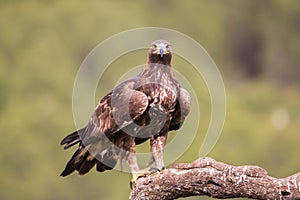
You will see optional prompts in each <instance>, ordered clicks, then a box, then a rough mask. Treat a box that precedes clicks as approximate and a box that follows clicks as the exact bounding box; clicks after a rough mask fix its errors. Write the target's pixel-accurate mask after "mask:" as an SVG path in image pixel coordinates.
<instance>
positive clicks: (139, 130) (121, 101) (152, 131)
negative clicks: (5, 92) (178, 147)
mask: <svg viewBox="0 0 300 200" xmlns="http://www.w3.org/2000/svg"><path fill="white" fill-rule="evenodd" d="M171 59H172V49H171V45H170V43H169V42H167V41H165V40H157V41H155V42H153V43H152V44H151V47H150V48H149V52H148V62H147V64H146V65H145V68H144V70H143V71H142V72H141V73H140V74H138V75H137V76H136V77H134V78H131V79H129V80H126V81H124V82H123V83H121V84H120V85H118V86H117V87H116V88H115V89H114V90H113V91H112V92H110V93H108V94H107V95H106V96H105V97H104V98H103V99H102V100H101V101H100V102H99V104H98V105H97V107H96V108H95V111H94V113H93V115H92V116H91V118H90V120H89V122H88V123H87V125H86V127H84V128H82V129H80V130H77V131H75V132H73V133H71V134H70V135H68V136H66V137H65V138H64V139H63V140H62V141H61V145H65V146H64V149H67V148H69V147H71V146H73V145H75V144H77V143H79V147H78V149H77V151H76V152H75V153H74V155H73V156H72V158H71V159H70V161H69V162H68V163H67V165H66V167H65V169H64V171H63V172H62V173H61V176H67V175H69V174H70V173H72V172H74V171H75V170H76V171H78V173H79V174H85V173H87V172H89V171H90V169H91V168H93V167H94V166H96V170H97V171H99V172H103V171H105V170H111V169H113V168H114V167H115V165H116V163H117V161H118V160H122V161H124V160H125V161H128V164H129V167H130V169H131V173H132V175H133V180H135V179H137V178H138V176H139V175H140V174H141V173H140V172H141V171H140V169H139V166H138V163H137V159H136V155H135V154H136V150H135V149H136V148H135V147H136V145H138V144H141V143H143V142H145V141H147V140H148V139H150V146H151V151H152V159H151V161H152V163H153V162H155V163H156V167H157V169H158V170H162V169H164V168H165V165H164V162H163V151H164V146H165V144H166V140H167V135H168V132H169V131H172V130H177V129H179V128H180V126H181V124H182V123H183V121H184V120H185V117H186V116H187V114H188V113H189V110H190V95H189V93H188V92H187V91H186V90H185V89H183V88H181V86H180V84H179V82H178V81H177V80H176V78H175V76H174V73H173V70H172V66H171Z"/></svg>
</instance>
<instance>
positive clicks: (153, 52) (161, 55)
mask: <svg viewBox="0 0 300 200" xmlns="http://www.w3.org/2000/svg"><path fill="white" fill-rule="evenodd" d="M171 58H172V49H171V44H170V43H169V42H167V41H165V40H156V41H154V42H152V44H151V47H150V49H149V61H150V62H152V63H162V64H170V62H171Z"/></svg>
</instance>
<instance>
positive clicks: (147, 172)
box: [130, 167, 159, 189]
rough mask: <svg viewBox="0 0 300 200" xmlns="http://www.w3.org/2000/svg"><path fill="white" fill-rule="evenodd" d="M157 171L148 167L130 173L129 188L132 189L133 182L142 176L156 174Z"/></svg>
mask: <svg viewBox="0 0 300 200" xmlns="http://www.w3.org/2000/svg"><path fill="white" fill-rule="evenodd" d="M158 171H159V169H157V168H153V167H148V168H146V169H142V170H139V171H136V172H132V178H131V181H130V188H131V189H133V187H134V186H135V182H136V180H137V179H138V178H139V177H143V176H147V175H150V174H154V173H155V172H158Z"/></svg>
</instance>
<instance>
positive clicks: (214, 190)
mask: <svg viewBox="0 0 300 200" xmlns="http://www.w3.org/2000/svg"><path fill="white" fill-rule="evenodd" d="M197 195H199V196H200V195H206V196H210V197H214V198H220V199H227V198H238V197H244V198H252V199H274V200H277V199H278V200H283V199H293V200H296V199H300V173H297V174H294V175H292V176H289V177H286V178H273V177H271V176H268V173H267V172H266V170H264V169H262V168H260V167H258V166H237V167H236V166H232V165H228V164H225V163H221V162H217V161H215V160H213V159H211V158H201V159H198V160H196V161H195V162H193V163H180V164H174V165H172V166H171V167H170V168H168V169H166V170H163V171H161V172H157V173H154V174H151V175H148V176H145V177H140V178H139V179H138V180H137V181H136V184H135V187H134V189H133V190H132V191H131V194H130V199H131V200H137V199H138V200H140V199H145V200H146V199H147V200H150V199H176V198H179V197H188V196H197Z"/></svg>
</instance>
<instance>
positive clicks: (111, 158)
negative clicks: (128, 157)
mask: <svg viewBox="0 0 300 200" xmlns="http://www.w3.org/2000/svg"><path fill="white" fill-rule="evenodd" d="M88 149H89V146H87V147H85V146H83V145H82V144H81V145H80V147H79V148H78V149H77V150H76V152H75V153H74V154H73V156H72V157H71V159H70V160H69V162H68V163H67V165H66V167H65V169H64V171H63V172H62V173H61V174H60V175H61V176H67V175H69V174H71V173H72V172H74V171H78V174H79V175H83V174H86V173H87V172H89V171H90V170H91V169H92V168H93V167H94V166H95V165H96V170H97V171H98V172H103V171H105V170H111V169H113V168H114V167H115V165H116V164H117V161H118V158H117V156H116V155H115V152H113V151H112V148H111V147H108V148H107V149H105V150H103V151H102V152H101V153H100V154H98V155H97V156H96V157H94V156H93V155H92V154H90V152H89V150H88Z"/></svg>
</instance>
